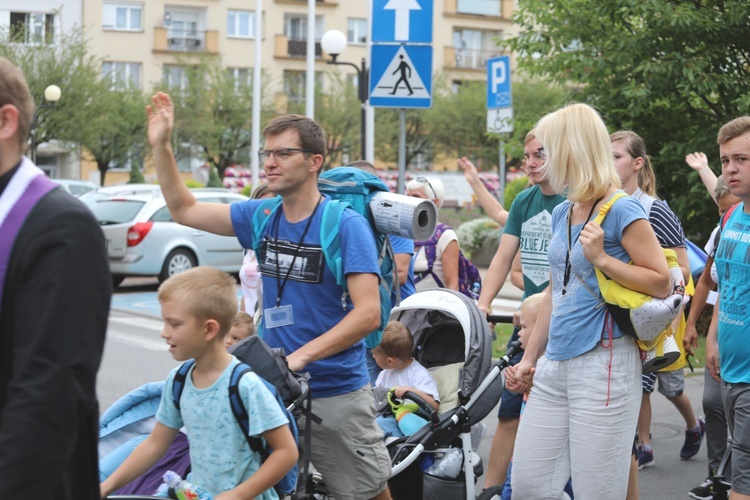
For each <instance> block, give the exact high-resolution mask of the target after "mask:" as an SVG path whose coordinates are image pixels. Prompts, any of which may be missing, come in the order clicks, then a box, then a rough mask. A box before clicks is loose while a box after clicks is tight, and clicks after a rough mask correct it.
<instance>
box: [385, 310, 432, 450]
mask: <svg viewBox="0 0 750 500" xmlns="http://www.w3.org/2000/svg"><path fill="white" fill-rule="evenodd" d="M413 350H414V339H413V338H412V336H411V332H410V331H409V329H408V328H406V327H405V326H404V325H402V324H401V323H399V322H398V321H391V322H390V323H388V324H387V325H386V327H385V330H383V338H382V340H381V341H380V344H378V346H377V347H375V348H374V349H373V350H372V355H373V358H375V362H376V363H377V364H378V366H379V367H380V368H382V369H383V371H381V372H380V374H378V379H377V381H376V382H375V389H376V391H377V392H381V391H387V393H388V396H387V399H388V403H389V407H387V410H391V411H386V413H384V414H383V415H381V416H379V417H378V418H377V422H378V425H379V426H380V428H381V429H383V432H384V434H385V437H386V438H388V437H390V436H395V437H400V436H410V435H412V434H414V432H416V431H417V430H419V429H420V428H422V427H423V426H424V425H425V424H426V423H427V420H425V419H423V418H422V417H420V416H418V415H417V414H416V412H415V411H414V410H416V408H415V406H416V405H415V404H414V403H411V402H410V401H408V400H404V399H403V398H404V394H405V393H406V392H407V391H409V392H412V393H414V394H417V395H418V396H419V397H421V398H422V399H423V400H424V401H425V402H426V403H427V404H428V405H430V407H432V409H434V410H437V409H438V406H439V405H440V398H439V395H438V388H437V385H436V384H435V380H434V379H433V378H432V376H431V375H430V372H428V371H427V369H426V368H425V367H423V366H422V365H420V364H419V361H416V360H415V359H414V358H413V357H412V351H413ZM396 400H400V401H399V403H396V402H395V401H396Z"/></svg>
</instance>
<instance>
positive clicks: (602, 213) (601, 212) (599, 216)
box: [594, 191, 627, 226]
mask: <svg viewBox="0 0 750 500" xmlns="http://www.w3.org/2000/svg"><path fill="white" fill-rule="evenodd" d="M623 196H627V195H626V194H625V193H624V192H622V191H619V192H617V193H615V194H613V195H612V197H611V198H610V199H608V200H607V203H605V204H604V205H602V207H601V208H600V209H599V213H598V214H597V216H596V217H595V218H594V222H596V223H597V224H599V225H600V226H601V225H602V222H603V221H604V217H606V216H607V212H609V209H610V208H612V205H614V204H615V202H616V201H617V200H619V199H620V198H622V197H623Z"/></svg>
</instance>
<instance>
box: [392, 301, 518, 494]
mask: <svg viewBox="0 0 750 500" xmlns="http://www.w3.org/2000/svg"><path fill="white" fill-rule="evenodd" d="M511 318H512V317H511V316H504V317H492V319H493V320H494V321H502V322H510V321H511ZM391 320H394V321H399V322H401V323H402V324H404V325H405V326H406V327H407V328H408V329H409V331H410V332H412V335H413V336H414V357H415V359H417V361H419V362H420V363H421V364H422V365H424V366H425V367H426V368H427V369H428V370H429V371H430V373H431V374H432V376H433V378H434V379H435V381H436V382H437V385H438V390H439V392H440V399H441V404H440V409H439V412H437V413H436V412H435V411H433V410H432V408H431V407H430V406H429V405H427V404H425V403H424V401H423V400H421V399H420V398H419V397H418V396H417V395H415V394H412V393H409V392H407V393H406V394H405V396H404V398H405V399H409V400H412V401H414V402H416V403H417V404H419V406H420V408H421V409H422V410H424V411H425V412H426V413H427V414H428V415H429V416H430V423H429V424H427V425H425V426H424V427H422V429H420V430H419V431H417V432H416V433H415V434H413V435H411V436H408V437H403V438H399V439H398V440H396V441H393V442H391V443H389V445H388V446H389V451H390V454H391V457H392V466H393V468H392V471H391V480H390V484H391V494H392V495H393V496H394V498H429V499H430V500H434V499H441V498H445V499H451V500H456V499H474V498H475V481H476V478H477V477H478V476H479V475H481V474H482V473H483V469H482V463H481V462H482V461H481V458H480V457H479V455H477V454H476V453H475V452H474V451H472V446H471V427H472V426H473V425H475V424H477V423H479V422H481V421H482V419H484V418H485V417H486V416H487V415H488V414H489V412H490V411H492V409H493V408H494V407H495V406H496V405H497V403H498V402H499V401H500V394H501V392H502V388H503V382H502V379H501V376H500V374H501V371H502V370H503V369H504V368H505V367H506V366H507V365H508V362H509V360H510V358H511V357H512V356H513V354H514V353H515V352H517V350H518V348H519V345H518V344H517V343H513V344H512V345H511V347H510V348H509V349H508V352H507V353H506V354H505V356H504V357H503V358H502V359H501V360H500V361H499V362H498V363H497V364H496V365H495V366H492V341H493V338H494V335H493V333H492V331H491V330H490V328H489V325H488V323H487V318H485V317H484V315H483V314H482V312H481V311H480V310H479V309H478V308H477V307H476V305H475V304H474V302H473V301H472V300H471V299H469V298H468V297H466V296H465V295H463V294H461V293H458V292H455V291H452V290H446V289H433V290H425V291H422V292H418V293H416V294H414V295H412V296H410V297H409V298H407V299H405V300H404V301H403V302H401V304H400V305H399V306H398V307H396V308H394V309H393V311H392V312H391ZM456 450H457V451H456ZM448 453H451V454H452V455H458V456H460V462H461V466H460V471H459V473H458V475H457V476H456V477H452V478H447V477H439V476H433V475H431V474H429V473H428V472H423V471H422V470H421V469H422V466H421V465H420V463H422V464H424V462H425V459H426V460H427V461H428V462H429V461H431V459H434V460H436V461H437V460H439V459H440V457H441V456H447V454H448ZM428 471H429V469H428Z"/></svg>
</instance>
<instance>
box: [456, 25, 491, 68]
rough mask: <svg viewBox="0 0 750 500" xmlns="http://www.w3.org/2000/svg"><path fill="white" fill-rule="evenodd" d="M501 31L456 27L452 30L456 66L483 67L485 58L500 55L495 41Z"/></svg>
mask: <svg viewBox="0 0 750 500" xmlns="http://www.w3.org/2000/svg"><path fill="white" fill-rule="evenodd" d="M501 36H502V32H501V31H482V30H473V29H466V28H458V29H455V30H454V31H453V47H454V48H455V49H456V67H457V68H471V69H484V68H486V67H487V59H490V58H492V57H497V56H499V55H500V49H499V48H498V47H497V43H496V42H495V39H496V38H499V37H501Z"/></svg>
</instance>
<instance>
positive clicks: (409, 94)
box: [370, 45, 432, 108]
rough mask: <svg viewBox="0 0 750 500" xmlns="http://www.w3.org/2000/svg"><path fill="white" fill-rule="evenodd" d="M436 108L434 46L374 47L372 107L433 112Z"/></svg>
mask: <svg viewBox="0 0 750 500" xmlns="http://www.w3.org/2000/svg"><path fill="white" fill-rule="evenodd" d="M431 105H432V46H431V45H373V46H372V48H371V52H370V106H373V107H376V108H429V107H430V106H431Z"/></svg>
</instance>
